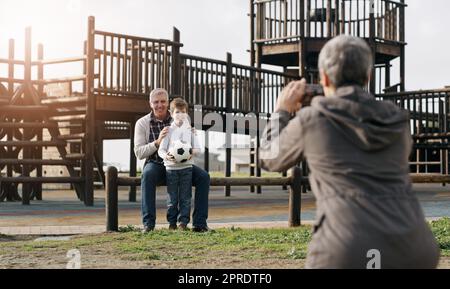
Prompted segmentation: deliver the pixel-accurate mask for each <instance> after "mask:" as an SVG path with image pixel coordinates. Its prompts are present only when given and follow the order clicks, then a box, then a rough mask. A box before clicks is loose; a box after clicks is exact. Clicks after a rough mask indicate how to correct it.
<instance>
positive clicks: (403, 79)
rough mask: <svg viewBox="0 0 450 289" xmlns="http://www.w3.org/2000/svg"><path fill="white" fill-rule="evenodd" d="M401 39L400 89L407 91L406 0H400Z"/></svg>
mask: <svg viewBox="0 0 450 289" xmlns="http://www.w3.org/2000/svg"><path fill="white" fill-rule="evenodd" d="M400 3H401V5H400V41H401V42H403V43H402V44H401V52H400V91H401V92H403V91H405V88H406V75H405V74H406V68H405V67H406V64H405V61H406V54H405V43H404V42H405V0H400Z"/></svg>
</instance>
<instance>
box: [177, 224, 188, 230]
mask: <svg viewBox="0 0 450 289" xmlns="http://www.w3.org/2000/svg"><path fill="white" fill-rule="evenodd" d="M179 228H180V230H182V231H187V230H188V227H187V225H186V224H180V227H179Z"/></svg>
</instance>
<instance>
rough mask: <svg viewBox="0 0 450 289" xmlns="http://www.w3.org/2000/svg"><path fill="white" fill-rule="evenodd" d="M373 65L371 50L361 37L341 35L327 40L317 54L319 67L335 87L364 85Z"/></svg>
mask: <svg viewBox="0 0 450 289" xmlns="http://www.w3.org/2000/svg"><path fill="white" fill-rule="evenodd" d="M372 66H373V56H372V50H371V49H370V47H369V45H368V44H367V43H366V42H365V41H364V40H363V39H361V38H357V37H353V36H349V35H341V36H338V37H335V38H333V39H332V40H330V41H328V42H327V44H326V45H325V46H324V47H323V49H322V51H321V52H320V55H319V68H320V69H321V70H323V71H324V72H325V73H326V74H327V75H328V77H329V78H330V80H331V82H332V83H333V84H334V85H335V86H336V87H341V86H344V85H360V86H364V85H365V83H366V81H367V80H368V78H369V73H370V70H371V69H372Z"/></svg>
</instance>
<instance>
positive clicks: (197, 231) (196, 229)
mask: <svg viewBox="0 0 450 289" xmlns="http://www.w3.org/2000/svg"><path fill="white" fill-rule="evenodd" d="M192 231H194V232H196V233H205V232H214V230H211V229H210V228H208V227H207V226H205V227H194V228H192Z"/></svg>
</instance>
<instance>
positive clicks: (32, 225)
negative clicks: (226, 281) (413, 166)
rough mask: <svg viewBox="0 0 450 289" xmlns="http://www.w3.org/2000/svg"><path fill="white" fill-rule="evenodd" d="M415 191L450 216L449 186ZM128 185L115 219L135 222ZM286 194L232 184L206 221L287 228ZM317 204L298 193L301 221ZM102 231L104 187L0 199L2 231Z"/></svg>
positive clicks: (160, 222)
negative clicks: (79, 195) (86, 193)
mask: <svg viewBox="0 0 450 289" xmlns="http://www.w3.org/2000/svg"><path fill="white" fill-rule="evenodd" d="M414 189H415V191H416V193H417V195H418V197H419V199H420V202H421V204H422V207H423V209H424V212H425V215H426V217H427V218H428V219H432V218H439V217H444V216H450V188H447V187H442V186H440V185H418V186H415V188H414ZM127 199H128V196H127V190H126V189H122V190H120V192H119V210H120V213H119V223H120V224H121V226H126V225H128V224H130V225H134V226H139V225H140V224H141V221H140V199H139V194H138V202H137V203H130V202H128V201H127ZM288 200H289V195H288V193H287V192H286V191H283V190H281V188H267V189H263V194H262V195H256V194H251V193H249V192H248V189H247V188H245V187H243V188H233V191H232V196H231V197H229V198H226V197H224V193H223V190H221V189H217V188H215V189H213V190H212V191H211V194H210V211H209V219H208V220H209V226H210V227H212V228H223V227H231V226H235V227H244V228H252V227H257V228H261V227H287V220H288ZM165 206H166V200H165V188H159V189H158V193H157V227H158V228H163V227H166V226H167V224H166V220H165V214H166V209H165ZM314 215H315V204H314V197H313V195H312V194H311V193H309V194H306V195H303V196H302V222H303V223H304V224H305V223H308V224H309V223H311V222H312V221H313V220H314ZM104 230H105V212H104V192H103V191H97V192H96V195H95V206H94V207H89V208H88V207H85V206H84V205H83V204H82V203H80V202H79V201H78V200H77V199H76V198H75V193H74V192H73V191H45V192H44V201H40V202H37V201H33V202H32V204H31V205H30V206H22V205H21V204H20V203H0V234H8V235H73V234H95V233H102V232H104Z"/></svg>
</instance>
